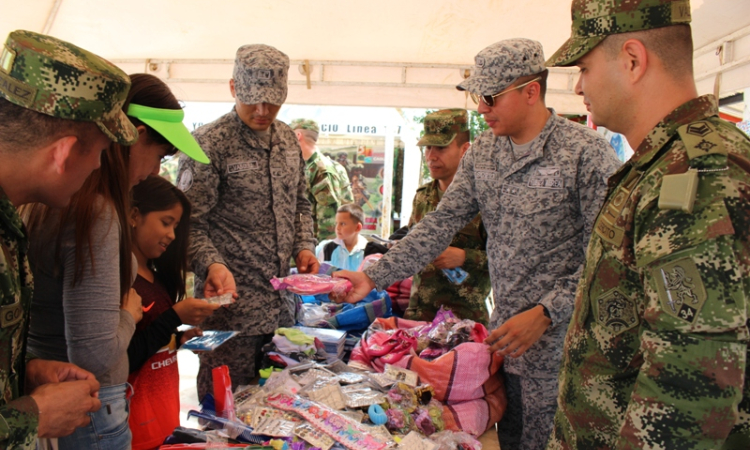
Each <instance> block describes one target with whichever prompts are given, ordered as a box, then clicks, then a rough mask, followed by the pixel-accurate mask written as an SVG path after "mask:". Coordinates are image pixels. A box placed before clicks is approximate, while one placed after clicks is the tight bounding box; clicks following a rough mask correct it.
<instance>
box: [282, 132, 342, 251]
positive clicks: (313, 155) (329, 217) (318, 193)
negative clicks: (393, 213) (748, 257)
mask: <svg viewBox="0 0 750 450" xmlns="http://www.w3.org/2000/svg"><path fill="white" fill-rule="evenodd" d="M289 126H290V127H291V128H292V130H294V134H296V135H297V139H298V140H299V146H300V148H301V149H302V158H303V159H304V160H305V178H306V179H307V199H308V200H309V201H310V206H311V209H312V217H313V226H314V230H315V237H316V238H317V240H318V242H322V241H324V240H326V239H333V238H334V237H336V211H338V209H339V207H340V206H341V205H344V204H346V203H352V202H353V201H354V198H353V197H352V188H351V186H350V183H349V179H348V178H344V179H342V178H341V176H340V174H339V172H338V171H337V169H336V167H335V166H334V163H333V161H331V160H330V159H328V157H326V156H323V155H322V154H321V153H320V152H319V151H318V149H317V147H316V146H315V143H316V142H317V141H318V132H319V129H318V124H317V123H315V121H314V120H309V119H307V120H306V119H296V120H293V121H292V123H291V124H290V125H289ZM342 169H343V168H342Z"/></svg>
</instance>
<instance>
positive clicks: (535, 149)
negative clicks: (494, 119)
mask: <svg viewBox="0 0 750 450" xmlns="http://www.w3.org/2000/svg"><path fill="white" fill-rule="evenodd" d="M547 109H548V110H549V112H550V116H549V117H548V118H547V122H546V123H545V124H544V128H542V131H540V132H539V134H538V135H537V136H536V137H534V139H533V140H532V144H531V147H530V148H529V153H528V154H526V155H525V156H524V157H523V158H520V159H518V160H514V156H513V146H512V145H511V142H510V136H498V137H497V139H507V148H508V150H507V151H506V152H503V153H504V154H503V155H501V157H502V158H507V159H506V160H505V163H506V165H507V166H509V167H510V171H509V173H514V172H516V171H518V170H520V169H521V168H523V167H525V166H526V165H528V164H530V163H532V162H534V161H536V160H538V159H541V158H543V157H544V146H545V145H546V144H547V139H549V136H550V135H551V134H552V131H554V130H555V128H557V126H558V125H559V124H560V122H561V121H563V120H567V119H565V118H562V117H560V116H558V115H557V113H556V112H555V110H554V109H552V108H547Z"/></svg>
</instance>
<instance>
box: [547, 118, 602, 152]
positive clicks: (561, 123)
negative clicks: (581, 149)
mask: <svg viewBox="0 0 750 450" xmlns="http://www.w3.org/2000/svg"><path fill="white" fill-rule="evenodd" d="M555 117H556V120H557V127H556V128H555V131H553V133H558V134H561V135H562V139H564V140H565V141H566V142H569V143H571V144H582V145H591V144H595V145H601V146H606V147H607V148H611V146H610V145H609V142H607V140H606V139H605V138H604V136H602V135H601V134H599V133H598V132H597V131H596V130H594V129H593V128H589V127H587V126H585V125H581V124H580V123H577V122H574V121H572V120H569V119H566V118H565V117H561V116H555Z"/></svg>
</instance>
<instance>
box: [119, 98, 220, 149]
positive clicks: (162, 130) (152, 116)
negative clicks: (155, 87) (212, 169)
mask: <svg viewBox="0 0 750 450" xmlns="http://www.w3.org/2000/svg"><path fill="white" fill-rule="evenodd" d="M127 115H129V116H130V117H135V118H136V119H138V120H140V121H141V122H143V123H145V124H146V125H148V126H150V127H151V128H153V129H154V130H156V131H157V132H158V133H159V134H161V135H162V136H164V138H166V139H167V140H168V141H169V142H170V143H171V144H172V145H174V146H175V148H177V150H179V151H181V152H182V153H184V154H186V155H188V156H189V157H191V158H193V159H194V160H196V161H198V162H200V163H203V164H209V163H210V162H211V160H210V159H208V156H206V154H205V153H204V152H203V149H201V146H200V145H198V142H197V141H196V140H195V138H194V137H193V135H192V134H190V131H188V129H187V127H186V126H185V125H184V124H183V123H182V120H183V119H184V118H185V112H184V111H183V110H181V109H162V108H151V107H149V106H143V105H136V104H134V103H131V104H130V106H128V112H127Z"/></svg>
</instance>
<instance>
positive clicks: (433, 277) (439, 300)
mask: <svg viewBox="0 0 750 450" xmlns="http://www.w3.org/2000/svg"><path fill="white" fill-rule="evenodd" d="M469 138H470V136H469V122H468V114H467V113H466V110H465V109H443V110H440V111H436V112H434V113H432V114H428V115H427V117H425V119H424V136H422V138H421V139H420V140H419V142H417V145H419V146H422V147H424V148H425V150H424V151H425V161H426V162H427V165H428V167H429V169H430V175H431V176H432V178H433V181H431V182H429V183H427V184H424V185H422V186H420V187H419V189H417V194H416V195H415V196H414V202H413V209H412V213H411V218H410V219H409V228H412V227H414V226H415V225H416V224H417V223H418V222H419V221H420V220H422V218H424V216H426V215H427V214H428V213H430V212H432V211H434V210H435V209H436V208H437V206H438V203H440V199H441V198H442V197H443V194H444V193H445V191H446V190H448V186H450V184H451V182H452V181H453V177H454V176H455V175H456V171H457V170H458V164H459V163H460V162H461V157H462V156H463V155H464V153H466V151H467V150H468V149H469V146H470V145H471V144H470V143H469ZM486 247H487V231H486V230H485V229H484V225H482V215H481V214H477V216H476V217H474V219H472V220H471V222H470V223H469V224H468V225H466V226H465V227H464V228H463V229H462V230H461V231H459V232H458V233H456V235H455V236H453V240H452V241H451V244H450V246H449V247H448V248H447V249H446V250H445V251H444V252H443V253H442V254H441V255H440V256H438V257H437V259H436V260H435V261H433V262H431V263H430V264H428V265H427V266H426V267H425V268H424V269H423V270H422V271H421V272H419V273H417V274H416V275H414V280H413V283H412V289H411V297H410V298H409V307H408V308H407V309H406V312H405V313H404V318H406V319H413V320H425V321H429V322H432V320H433V319H434V318H435V314H436V313H437V312H438V310H439V309H440V307H441V306H444V307H446V308H448V309H450V310H452V311H453V312H454V313H455V314H456V316H458V317H460V318H462V319H471V320H474V321H475V322H479V323H481V324H483V325H485V326H488V325H489V320H490V317H489V313H488V311H487V306H486V305H485V299H486V298H487V296H488V295H489V293H490V288H491V286H490V271H489V268H488V267H487V252H486V251H485V248H486ZM455 267H461V268H463V269H464V270H466V272H468V273H469V276H468V278H467V279H466V280H465V281H464V282H463V283H461V284H460V285H456V284H453V283H451V282H450V280H449V279H448V278H447V277H446V276H445V274H443V272H442V270H441V269H452V268H455Z"/></svg>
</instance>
